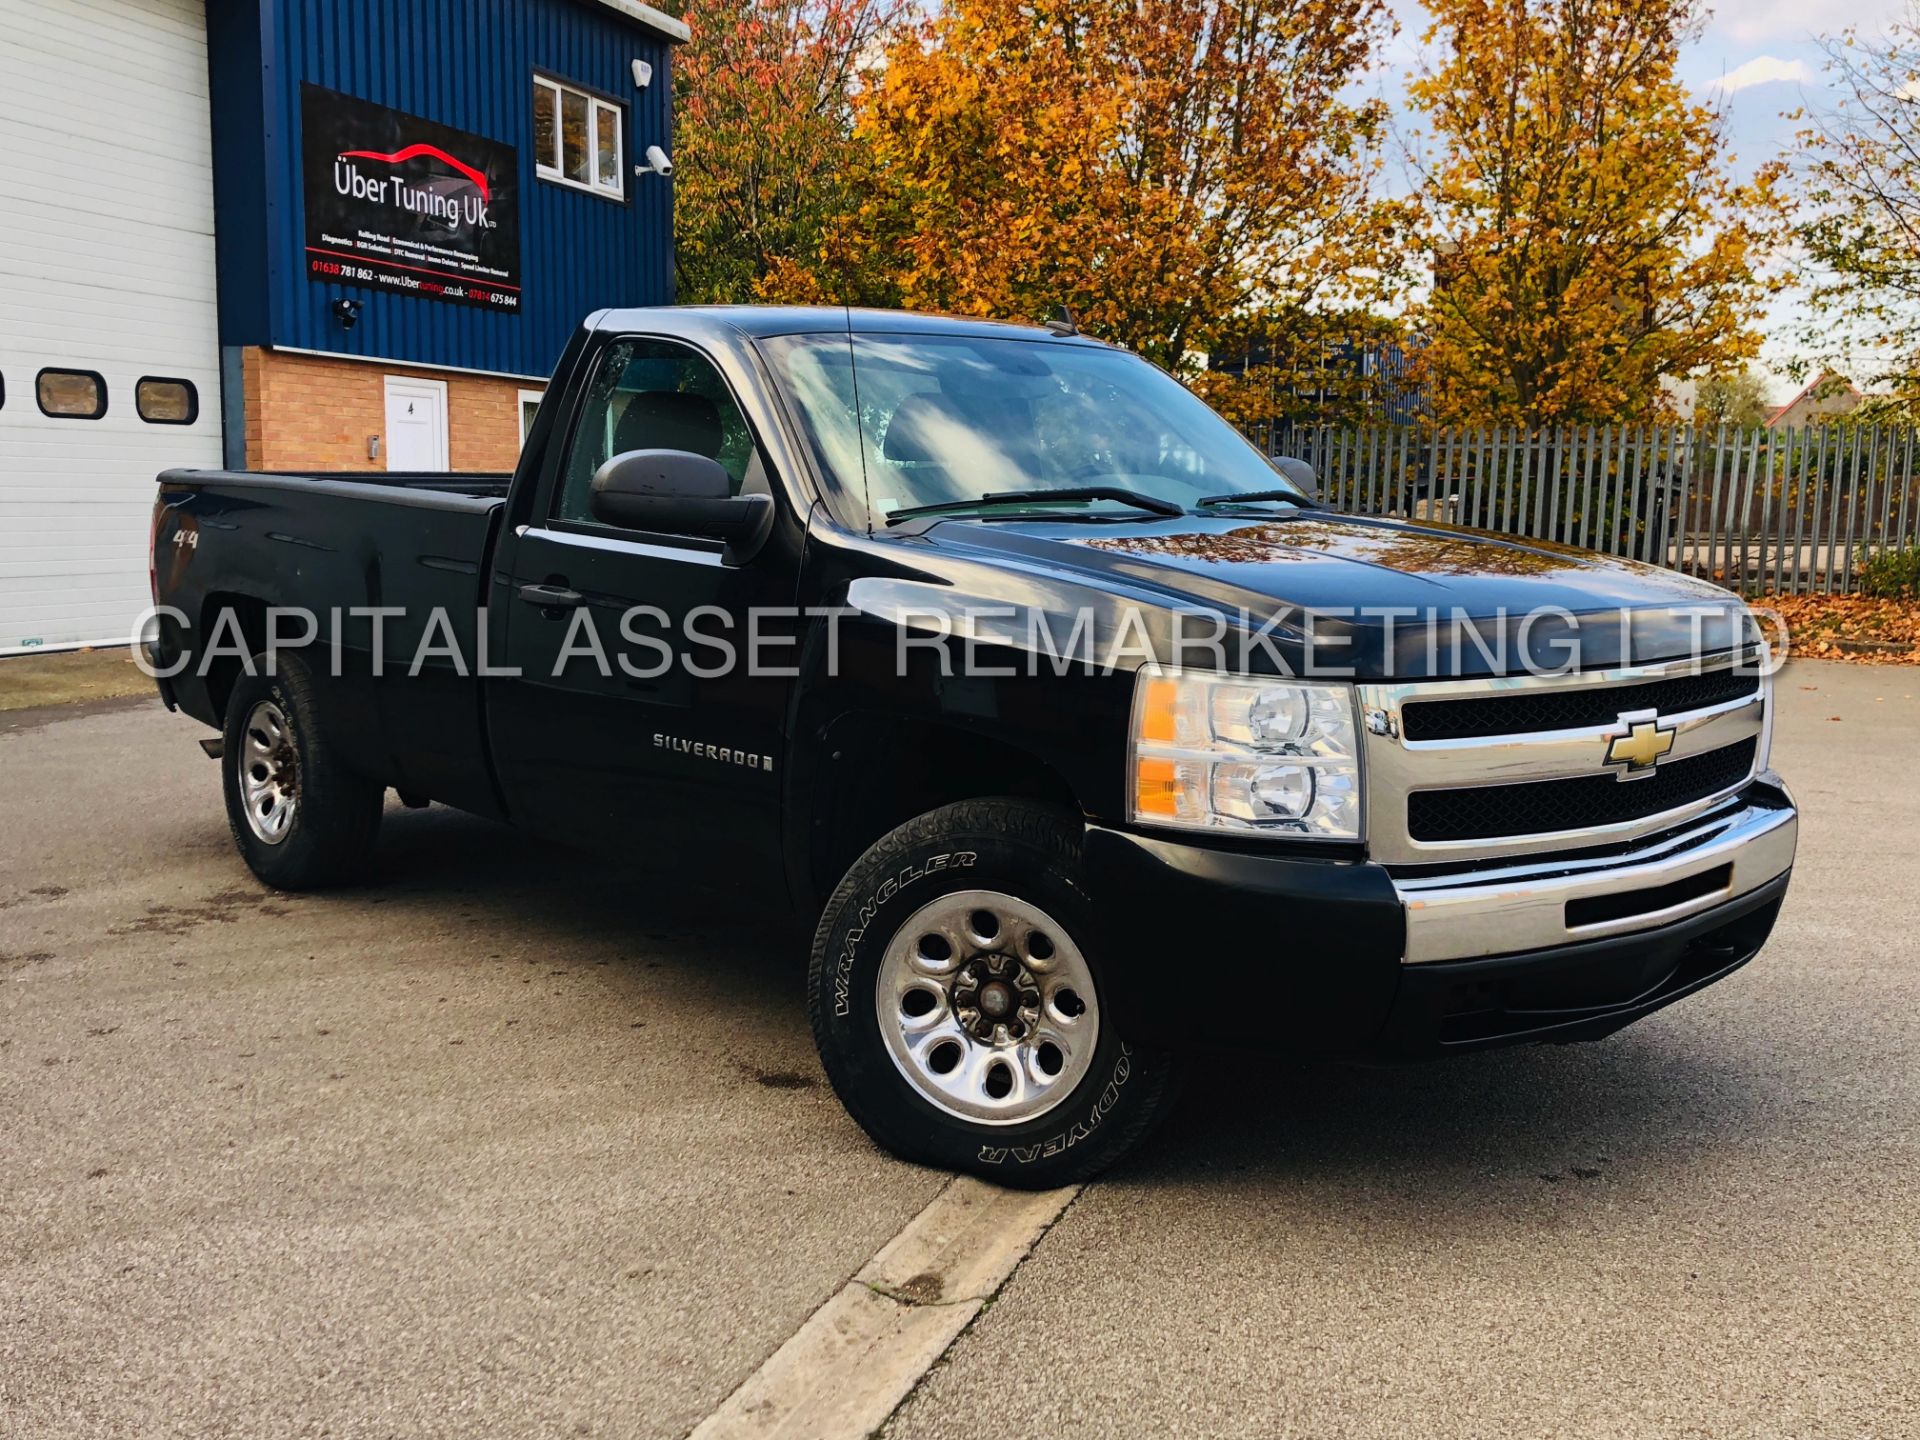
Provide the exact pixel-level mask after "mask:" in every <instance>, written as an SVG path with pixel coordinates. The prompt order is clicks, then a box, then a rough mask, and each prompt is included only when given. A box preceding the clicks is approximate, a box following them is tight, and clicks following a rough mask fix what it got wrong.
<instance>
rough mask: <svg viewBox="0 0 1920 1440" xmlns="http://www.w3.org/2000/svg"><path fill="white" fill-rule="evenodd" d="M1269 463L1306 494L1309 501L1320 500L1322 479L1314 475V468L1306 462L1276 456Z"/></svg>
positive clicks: (1285, 456)
mask: <svg viewBox="0 0 1920 1440" xmlns="http://www.w3.org/2000/svg"><path fill="white" fill-rule="evenodd" d="M1267 463H1268V464H1269V465H1271V466H1273V468H1274V469H1275V470H1278V471H1279V472H1280V473H1281V475H1283V476H1285V477H1286V479H1288V480H1289V481H1291V482H1292V483H1293V484H1294V486H1295V487H1296V488H1298V489H1300V490H1301V491H1303V492H1305V494H1306V495H1307V497H1308V498H1309V499H1313V500H1318V499H1319V498H1320V477H1319V476H1318V475H1316V474H1314V473H1313V467H1312V466H1311V465H1309V464H1307V462H1306V461H1304V460H1296V459H1294V458H1293V457H1292V456H1291V455H1275V456H1274V457H1273V458H1272V459H1270V460H1268V461H1267Z"/></svg>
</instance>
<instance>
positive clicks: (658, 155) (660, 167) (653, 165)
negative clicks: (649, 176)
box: [647, 145, 673, 175]
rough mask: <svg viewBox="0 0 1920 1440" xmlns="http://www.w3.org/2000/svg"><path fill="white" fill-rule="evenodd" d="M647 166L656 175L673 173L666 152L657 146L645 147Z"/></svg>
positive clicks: (671, 163) (671, 164) (671, 162)
mask: <svg viewBox="0 0 1920 1440" xmlns="http://www.w3.org/2000/svg"><path fill="white" fill-rule="evenodd" d="M647 165H648V167H649V168H650V169H652V171H653V173H654V174H656V175H671V174H672V173H673V161H671V160H669V159H668V158H667V152H666V151H664V150H662V149H661V148H660V147H659V146H658V145H649V146H647Z"/></svg>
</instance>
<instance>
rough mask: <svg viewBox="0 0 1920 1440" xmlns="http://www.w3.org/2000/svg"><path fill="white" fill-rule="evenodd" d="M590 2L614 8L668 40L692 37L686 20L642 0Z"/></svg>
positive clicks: (598, 0)
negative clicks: (678, 18) (675, 17)
mask: <svg viewBox="0 0 1920 1440" xmlns="http://www.w3.org/2000/svg"><path fill="white" fill-rule="evenodd" d="M591 3H593V4H595V5H603V6H605V7H606V8H607V9H609V10H616V11H618V12H619V13H620V14H622V15H624V16H626V17H627V19H629V20H632V21H634V22H635V23H637V24H640V25H644V26H646V27H647V28H648V29H650V30H658V31H659V32H660V33H661V34H662V35H664V36H666V37H667V38H668V39H669V40H672V41H674V42H676V43H678V44H685V43H686V42H687V41H689V40H691V39H692V38H693V31H692V30H690V29H688V28H687V22H686V21H684V20H676V19H674V18H673V16H671V15H669V14H667V13H666V12H665V11H664V10H656V9H654V8H653V6H651V5H647V4H643V3H642V0H591Z"/></svg>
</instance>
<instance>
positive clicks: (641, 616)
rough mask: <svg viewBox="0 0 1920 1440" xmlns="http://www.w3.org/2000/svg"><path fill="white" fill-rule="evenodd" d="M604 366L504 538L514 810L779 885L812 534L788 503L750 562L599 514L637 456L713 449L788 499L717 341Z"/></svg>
mask: <svg viewBox="0 0 1920 1440" xmlns="http://www.w3.org/2000/svg"><path fill="white" fill-rule="evenodd" d="M589 364H590V365H591V367H592V368H591V371H590V373H591V375H592V379H591V382H590V384H589V386H588V388H587V391H586V394H585V396H584V398H583V399H582V400H581V402H580V404H579V408H578V410H577V412H576V424H575V429H574V433H573V435H572V437H571V440H570V442H569V446H568V450H567V453H566V456H565V458H564V460H563V461H562V464H561V469H560V473H559V475H558V477H557V483H555V484H554V485H553V487H552V489H551V493H550V495H549V496H548V497H547V498H546V499H545V500H544V501H542V502H540V508H541V509H542V511H543V513H541V514H539V515H537V516H536V517H535V519H534V523H532V524H529V525H527V526H525V527H523V528H520V529H519V530H518V531H517V533H515V534H510V535H509V536H507V537H504V539H503V542H502V552H501V559H500V563H499V566H498V569H499V571H500V572H501V573H500V574H498V575H497V576H496V594H497V599H496V601H495V603H496V604H498V605H504V606H506V607H507V617H506V626H505V630H506V655H505V664H506V666H507V667H509V668H517V669H518V670H519V671H520V673H519V675H518V676H516V677H513V678H507V679H497V680H489V681H488V682H487V683H488V687H489V688H488V692H487V693H488V697H489V698H488V719H489V724H490V727H491V732H492V735H493V741H494V750H495V755H496V763H497V766H498V771H499V774H500V778H501V785H502V788H503V789H504V791H505V793H506V797H507V803H508V805H509V807H510V809H511V812H512V814H513V815H514V817H515V818H516V819H518V820H520V821H521V822H522V823H524V824H527V825H530V826H532V827H534V828H535V829H538V830H542V831H545V832H546V833H549V834H552V835H555V836H558V837H562V838H567V839H572V840H588V841H592V842H594V843H597V844H610V845H617V846H621V847H624V848H638V849H647V850H651V851H652V852H653V853H654V854H655V855H656V857H658V858H662V859H668V860H671V859H673V858H675V857H676V856H684V855H692V856H694V857H696V858H699V857H705V856H711V855H712V854H713V853H714V847H715V846H716V845H717V846H719V847H720V850H721V853H724V854H725V855H726V857H727V868H728V872H729V875H730V876H738V875H740V874H741V873H742V872H743V871H749V870H750V871H751V873H755V874H762V873H764V874H776V873H778V866H779V863H780V850H779V817H780V794H781V784H782V781H783V780H784V778H785V773H784V772H785V756H786V742H785V728H786V710H787V699H788V695H789V692H790V689H791V684H792V681H791V678H790V677H789V676H788V675H787V674H785V673H783V672H785V671H786V670H789V669H791V667H793V666H795V665H797V663H798V660H799V651H798V648H797V646H796V645H794V644H792V643H788V642H789V641H790V640H791V638H792V637H793V636H795V635H796V634H797V633H798V624H797V622H796V620H795V618H794V617H793V615H792V606H793V603H794V597H795V595H796V593H797V591H798V585H799V557H800V543H801V539H800V537H801V531H800V527H799V525H798V522H797V521H796V520H795V519H794V518H793V517H792V516H790V515H789V514H787V513H786V512H785V511H784V510H782V511H779V512H777V513H778V518H777V519H776V521H775V524H774V529H773V532H772V534H771V536H770V537H769V538H768V540H767V542H766V543H765V544H764V545H763V546H762V547H761V548H760V549H759V550H758V552H757V553H755V554H754V555H752V556H751V557H749V558H744V559H742V558H740V557H735V556H730V555H729V554H727V553H726V550H725V547H724V546H722V545H721V544H720V543H719V542H717V541H710V540H704V539H697V538H693V537H689V536H675V535H660V534H651V533H640V532H636V531H630V530H622V529H619V528H617V527H614V526H611V525H607V524H603V523H601V522H600V521H598V520H597V519H596V518H595V517H594V515H593V507H592V492H591V484H592V480H593V475H594V472H595V471H596V470H598V469H599V467H600V466H601V465H602V464H603V463H605V461H606V460H607V459H608V458H609V457H611V456H613V455H616V454H621V453H624V452H626V451H629V450H644V449H670V450H689V451H693V452H695V453H697V454H702V455H706V456H708V457H709V458H712V459H715V460H717V461H719V463H720V464H721V466H722V467H723V468H724V469H725V470H726V472H727V475H728V478H729V480H730V481H731V482H732V485H733V489H734V493H736V494H740V493H751V492H755V491H757V492H760V493H774V499H775V503H776V505H778V504H780V502H781V497H780V496H779V494H778V493H777V489H776V487H773V486H770V485H769V483H768V482H769V475H768V470H767V465H766V460H765V457H764V453H763V451H762V449H761V447H760V445H759V443H758V442H757V440H756V438H755V436H754V434H753V432H752V429H751V427H750V426H749V425H748V423H747V421H746V419H745V417H744V416H743V415H742V413H741V411H740V407H739V406H738V404H737V403H736V402H735V401H734V399H733V396H732V393H731V391H730V390H729V388H728V386H727V383H726V381H725V380H724V378H723V377H722V376H721V374H720V372H719V370H718V369H717V368H716V367H715V366H714V364H713V363H712V361H710V360H709V359H707V358H706V357H705V356H704V355H702V354H700V353H699V352H698V351H697V350H694V349H692V348H691V347H689V346H686V345H684V344H681V343H680V342H677V341H667V340H652V339H627V340H620V341H617V342H614V343H612V344H610V345H608V346H607V347H606V348H605V349H604V350H603V351H602V352H601V354H600V356H599V357H598V358H597V359H596V360H592V361H590V362H589ZM755 636H757V637H758V643H757V644H756V643H755V641H754V637H755ZM596 649H597V653H596ZM603 659H604V664H603V663H602V660H603ZM623 662H624V663H623ZM703 841H704V842H711V843H703ZM769 867H770V868H769Z"/></svg>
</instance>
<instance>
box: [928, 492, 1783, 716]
mask: <svg viewBox="0 0 1920 1440" xmlns="http://www.w3.org/2000/svg"><path fill="white" fill-rule="evenodd" d="M919 543H921V544H925V545H930V546H931V547H933V548H934V549H936V550H938V551H940V552H943V553H945V554H947V555H950V556H952V557H954V558H955V559H960V558H962V557H965V558H967V559H973V560H979V561H985V562H989V563H992V564H995V565H997V566H1012V567H1016V568H1018V569H1020V570H1023V571H1028V572H1029V575H1028V576H1027V583H1026V584H1025V585H1023V586H1022V587H1021V588H1022V589H1023V590H1031V588H1032V581H1033V579H1034V578H1035V577H1034V575H1033V573H1032V572H1041V573H1046V574H1050V575H1052V576H1053V577H1055V578H1056V580H1057V581H1058V582H1059V589H1060V594H1059V600H1060V601H1061V602H1062V603H1071V594H1072V592H1073V591H1074V590H1076V589H1080V588H1082V587H1087V588H1092V589H1094V590H1096V591H1098V592H1100V593H1101V594H1102V595H1103V596H1104V597H1108V598H1109V599H1111V600H1115V601H1120V602H1127V601H1131V602H1133V603H1134V604H1136V605H1147V606H1152V607H1156V608H1159V609H1161V610H1163V611H1173V610H1194V609H1208V610H1215V611H1219V612H1224V613H1225V614H1227V615H1228V616H1229V617H1233V618H1235V619H1236V620H1239V617H1245V618H1244V620H1243V621H1240V622H1239V623H1242V624H1244V625H1247V626H1266V627H1267V628H1268V633H1269V634H1271V635H1274V636H1276V637H1281V636H1284V637H1287V638H1288V641H1289V643H1290V644H1293V645H1296V646H1299V647H1303V649H1313V648H1314V647H1316V646H1324V647H1327V648H1326V650H1325V652H1324V654H1323V655H1322V656H1321V657H1320V658H1321V659H1322V660H1323V661H1325V660H1334V659H1335V657H1336V656H1337V663H1344V664H1346V665H1349V666H1351V667H1352V668H1353V670H1354V672H1355V673H1356V675H1357V676H1358V677H1359V678H1380V679H1384V678H1427V677H1433V676H1440V675H1445V676H1463V677H1464V676H1471V675H1481V674H1499V673H1503V672H1505V671H1508V670H1521V669H1524V668H1525V667H1526V665H1528V664H1533V665H1536V666H1539V667H1542V668H1548V669H1556V668H1564V667H1565V666H1566V665H1567V664H1568V651H1567V645H1568V644H1569V642H1572V643H1575V644H1577V646H1578V652H1577V655H1578V658H1577V659H1576V660H1574V662H1573V663H1574V665H1575V667H1576V668H1581V669H1593V668H1599V667H1604V666H1609V665H1617V664H1628V663H1642V662H1646V661H1652V660H1664V659H1673V658H1677V657H1680V656H1685V655H1688V654H1691V653H1695V652H1707V651H1713V650H1724V649H1726V648H1728V647H1729V646H1730V645H1732V644H1734V643H1744V642H1745V641H1746V640H1747V639H1748V638H1749V637H1750V636H1751V634H1752V621H1751V619H1750V617H1749V616H1748V613H1747V609H1746V606H1745V605H1744V604H1743V603H1742V602H1741V601H1740V600H1739V599H1738V598H1737V597H1735V596H1734V595H1732V594H1730V593H1729V592H1727V591H1725V590H1723V589H1721V588H1720V587H1718V586H1716V585H1711V584H1708V583H1707V582H1705V581H1702V580H1696V579H1692V578H1690V577H1688V576H1685V575H1681V574H1678V573H1676V572H1674V571H1671V570H1664V569H1661V568H1659V567H1657V566H1652V565H1645V564H1641V563H1639V562H1637V561H1632V560H1623V559H1619V558H1617V557H1613V556H1607V555H1599V554H1594V553H1592V552H1589V551H1584V550H1577V549H1574V548H1572V547H1570V546H1564V545H1557V544H1554V543H1551V542H1547V541H1537V540H1524V539H1518V538H1515V537H1513V536H1505V535H1493V534H1488V533H1486V532H1483V531H1475V530H1467V529H1462V528H1460V527H1458V526H1449V525H1437V524H1420V523H1410V522H1405V521H1395V520H1386V519H1374V518H1363V517H1358V516H1349V515H1339V514H1334V513H1331V512H1326V511H1295V512H1289V513H1282V514H1276V515H1274V516H1271V517H1267V516H1261V517H1259V518H1252V517H1247V516H1227V515H1221V516H1181V517H1168V518H1166V519H1156V518H1151V517H1142V518H1141V519H1138V520H1135V519H1133V518H1131V517H1129V518H1127V519H1125V520H1119V521H1114V522H1107V521H1100V520H1079V521H1072V522H1064V523H1063V522H1058V521H1026V520H1021V521H1011V520H995V521H978V520H950V521H942V522H940V523H938V524H936V525H933V526H930V527H929V528H928V529H927V530H926V531H924V532H923V533H922V535H921V537H920V540H919ZM974 583H975V588H977V582H974ZM1276 619H1277V622H1278V623H1276ZM1487 650H1492V651H1493V652H1494V653H1493V654H1492V655H1486V654H1484V652H1485V651H1487Z"/></svg>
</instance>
